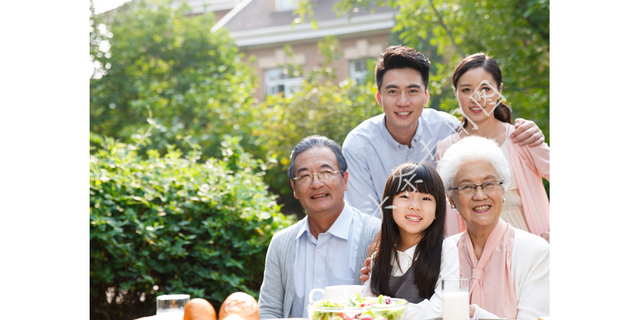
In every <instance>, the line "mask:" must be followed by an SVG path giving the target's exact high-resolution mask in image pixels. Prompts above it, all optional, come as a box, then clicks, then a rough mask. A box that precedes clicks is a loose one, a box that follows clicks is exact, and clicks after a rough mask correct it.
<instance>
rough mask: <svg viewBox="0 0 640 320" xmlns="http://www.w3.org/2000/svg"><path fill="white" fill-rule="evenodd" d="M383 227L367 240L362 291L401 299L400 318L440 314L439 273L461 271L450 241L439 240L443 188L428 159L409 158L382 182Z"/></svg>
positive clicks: (449, 275) (457, 273) (448, 274)
mask: <svg viewBox="0 0 640 320" xmlns="http://www.w3.org/2000/svg"><path fill="white" fill-rule="evenodd" d="M383 199H385V200H384V201H383V203H382V227H381V228H380V233H378V235H377V236H376V238H375V240H374V241H373V243H372V244H371V247H370V249H369V250H370V252H373V251H375V250H377V251H375V253H373V257H372V262H371V277H370V279H369V280H367V281H366V282H365V284H364V286H365V288H364V290H363V292H362V295H363V296H378V295H380V294H382V295H386V296H390V297H394V298H402V299H406V300H407V301H409V302H410V304H409V306H407V308H406V309H405V319H433V318H439V317H442V296H441V292H440V287H439V286H438V283H439V281H440V279H441V278H455V277H459V276H460V267H459V263H458V250H457V247H456V245H455V243H453V242H451V241H447V240H444V216H445V207H444V206H445V203H446V201H445V190H444V185H443V183H442V179H440V176H439V175H438V173H437V172H436V170H435V169H434V168H433V167H432V166H431V165H429V164H425V163H415V162H408V163H405V164H403V165H401V166H399V167H398V168H396V169H395V170H394V172H393V173H392V174H391V176H390V177H389V179H388V180H387V183H386V185H385V188H384V193H383Z"/></svg>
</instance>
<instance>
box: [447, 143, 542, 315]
mask: <svg viewBox="0 0 640 320" xmlns="http://www.w3.org/2000/svg"><path fill="white" fill-rule="evenodd" d="M438 173H439V174H440V176H441V177H442V180H443V182H444V186H445V190H446V191H447V196H448V197H449V200H450V201H451V206H452V207H453V208H454V209H456V210H457V211H458V212H459V213H460V215H461V216H462V218H463V219H464V222H465V224H466V227H467V230H465V231H464V232H462V233H459V234H456V235H454V236H451V237H450V238H449V239H450V240H453V241H455V243H457V246H458V258H459V261H460V273H461V276H462V277H464V278H469V279H470V283H469V295H470V300H471V305H470V310H469V316H470V317H472V318H508V319H537V317H538V316H548V315H549V244H548V243H547V242H546V241H545V240H544V239H543V238H541V237H538V236H536V235H533V234H530V233H528V232H526V231H523V230H520V229H517V228H514V227H513V226H511V225H509V224H508V223H506V222H505V221H504V220H502V219H501V218H500V212H501V210H502V203H503V202H504V194H505V186H507V185H509V178H510V174H509V164H508V163H507V159H506V158H505V156H504V154H503V153H502V151H501V150H500V147H498V145H497V143H496V142H495V141H493V140H489V139H486V138H483V137H478V136H470V137H466V138H463V139H462V140H460V141H459V142H457V143H455V144H453V145H452V146H451V147H450V148H449V149H448V150H447V152H446V153H445V154H444V155H443V157H442V159H441V160H440V162H439V163H438Z"/></svg>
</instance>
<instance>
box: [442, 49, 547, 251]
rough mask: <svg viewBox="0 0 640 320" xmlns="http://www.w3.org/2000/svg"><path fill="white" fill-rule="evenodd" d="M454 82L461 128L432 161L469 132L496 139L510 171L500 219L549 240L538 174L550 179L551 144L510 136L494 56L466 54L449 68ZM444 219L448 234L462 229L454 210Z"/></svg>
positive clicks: (507, 110) (507, 111)
mask: <svg viewBox="0 0 640 320" xmlns="http://www.w3.org/2000/svg"><path fill="white" fill-rule="evenodd" d="M452 82H453V89H454V91H455V94H456V99H457V100H458V102H459V104H460V109H461V110H462V113H463V114H464V116H463V117H462V119H461V122H462V126H461V128H460V130H459V132H457V133H454V134H452V135H451V136H450V137H448V138H445V139H444V140H442V141H441V142H440V143H439V144H438V147H437V149H436V163H438V162H439V161H440V158H441V157H442V155H444V153H445V151H446V150H447V149H448V148H449V147H450V146H451V145H453V144H454V143H456V142H457V141H458V140H459V139H462V138H464V137H467V136H469V135H479V136H481V137H485V138H488V139H493V140H495V141H496V142H497V143H498V145H499V146H500V149H501V150H502V153H503V154H504V155H505V157H506V158H507V160H508V162H509V167H510V171H511V174H510V175H511V183H510V184H509V185H508V186H505V187H506V188H507V189H506V193H505V201H504V205H503V206H502V213H501V214H500V218H502V219H503V220H504V221H506V222H507V223H509V224H510V225H512V226H514V227H516V228H518V229H522V230H524V231H527V232H530V233H533V234H536V235H539V236H541V237H542V238H544V239H545V240H547V241H549V198H548V197H547V192H546V190H545V188H544V185H543V184H542V178H541V177H544V178H545V179H547V180H549V146H548V145H547V144H546V143H543V144H541V145H539V146H536V147H530V146H522V145H520V144H519V143H517V142H515V141H513V140H512V139H510V138H509V136H510V134H511V133H512V132H513V131H514V130H515V126H513V125H511V108H510V107H509V106H507V105H506V104H505V103H504V97H503V96H502V71H501V70H500V67H499V66H498V63H497V62H496V61H495V60H494V59H493V58H491V57H489V56H487V55H485V54H484V53H476V54H474V55H471V56H468V57H466V58H464V59H463V60H462V61H460V63H459V64H458V66H457V67H456V69H455V71H454V72H453V77H452ZM448 217H449V220H447V224H446V226H445V228H446V230H447V235H448V236H449V235H454V234H456V233H459V232H462V231H464V230H465V224H464V221H463V220H462V217H460V215H458V214H456V212H455V211H453V210H450V211H449V212H448Z"/></svg>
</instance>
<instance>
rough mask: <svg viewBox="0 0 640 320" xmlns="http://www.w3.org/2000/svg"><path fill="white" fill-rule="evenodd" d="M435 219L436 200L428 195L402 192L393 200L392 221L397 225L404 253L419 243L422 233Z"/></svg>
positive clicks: (400, 247)
mask: <svg viewBox="0 0 640 320" xmlns="http://www.w3.org/2000/svg"><path fill="white" fill-rule="evenodd" d="M435 217H436V198H435V197H434V196H433V195H432V194H429V193H422V192H413V191H404V192H401V193H399V194H397V195H396V196H395V197H394V198H393V220H394V221H395V222H396V224H397V225H398V229H399V231H400V237H401V239H402V245H400V244H398V250H400V251H404V250H406V249H408V248H410V247H412V246H413V245H415V244H417V243H418V242H420V240H421V239H422V237H423V231H424V230H426V229H427V228H428V227H429V226H430V225H431V223H432V222H433V220H434V219H435Z"/></svg>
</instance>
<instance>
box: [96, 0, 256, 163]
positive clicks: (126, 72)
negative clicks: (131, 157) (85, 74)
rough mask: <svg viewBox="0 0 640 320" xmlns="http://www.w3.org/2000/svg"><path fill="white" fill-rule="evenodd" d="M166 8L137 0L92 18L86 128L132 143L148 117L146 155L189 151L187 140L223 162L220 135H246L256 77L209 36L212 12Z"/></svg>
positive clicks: (222, 35)
mask: <svg viewBox="0 0 640 320" xmlns="http://www.w3.org/2000/svg"><path fill="white" fill-rule="evenodd" d="M169 4H170V1H168V0H163V1H153V2H152V3H151V4H150V3H147V2H146V1H144V0H134V1H131V2H129V3H127V4H125V5H124V6H122V7H121V8H119V9H117V10H114V11H111V12H107V13H104V14H101V15H92V16H91V34H90V40H91V44H90V53H91V59H92V60H93V61H94V66H95V67H96V70H95V73H94V76H93V78H92V79H91V82H90V93H91V100H90V101H91V102H90V106H91V111H90V129H91V131H92V132H95V133H98V134H101V135H104V136H110V137H114V138H118V139H120V140H123V141H131V140H130V137H132V136H133V137H138V138H140V135H141V134H142V130H144V129H143V128H146V126H145V124H146V123H145V119H147V117H149V115H152V117H153V121H155V122H154V123H153V125H154V126H155V128H157V130H158V132H156V133H154V134H153V135H151V136H150V138H149V141H148V143H149V145H148V148H151V149H156V150H165V149H166V146H167V145H170V144H173V145H176V146H177V147H179V148H182V149H183V150H189V148H190V147H189V145H188V144H185V143H184V140H185V139H187V138H188V140H189V141H190V143H197V144H199V145H200V146H202V152H203V154H204V155H206V156H216V157H221V153H220V142H221V138H222V136H223V135H224V134H227V133H233V134H234V135H236V136H244V137H248V136H249V135H250V130H251V129H250V125H249V124H248V123H249V122H250V116H251V105H252V104H251V102H252V101H253V100H252V92H253V89H254V84H255V79H254V76H253V74H252V71H251V69H250V68H249V67H248V66H247V65H245V64H244V63H242V61H241V57H242V55H241V54H240V53H239V51H238V49H237V47H236V46H235V44H234V43H233V41H232V39H231V38H230V37H229V35H228V32H226V31H224V30H221V31H220V32H217V33H216V34H215V35H213V34H212V33H211V31H210V28H211V26H213V24H214V21H215V20H214V14H213V13H211V12H210V13H204V14H201V15H195V16H193V15H189V12H190V11H189V10H190V9H189V7H188V6H187V5H186V4H184V3H183V5H182V6H180V7H179V8H178V9H172V8H170V6H169ZM244 141H245V142H247V139H245V140H244Z"/></svg>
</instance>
